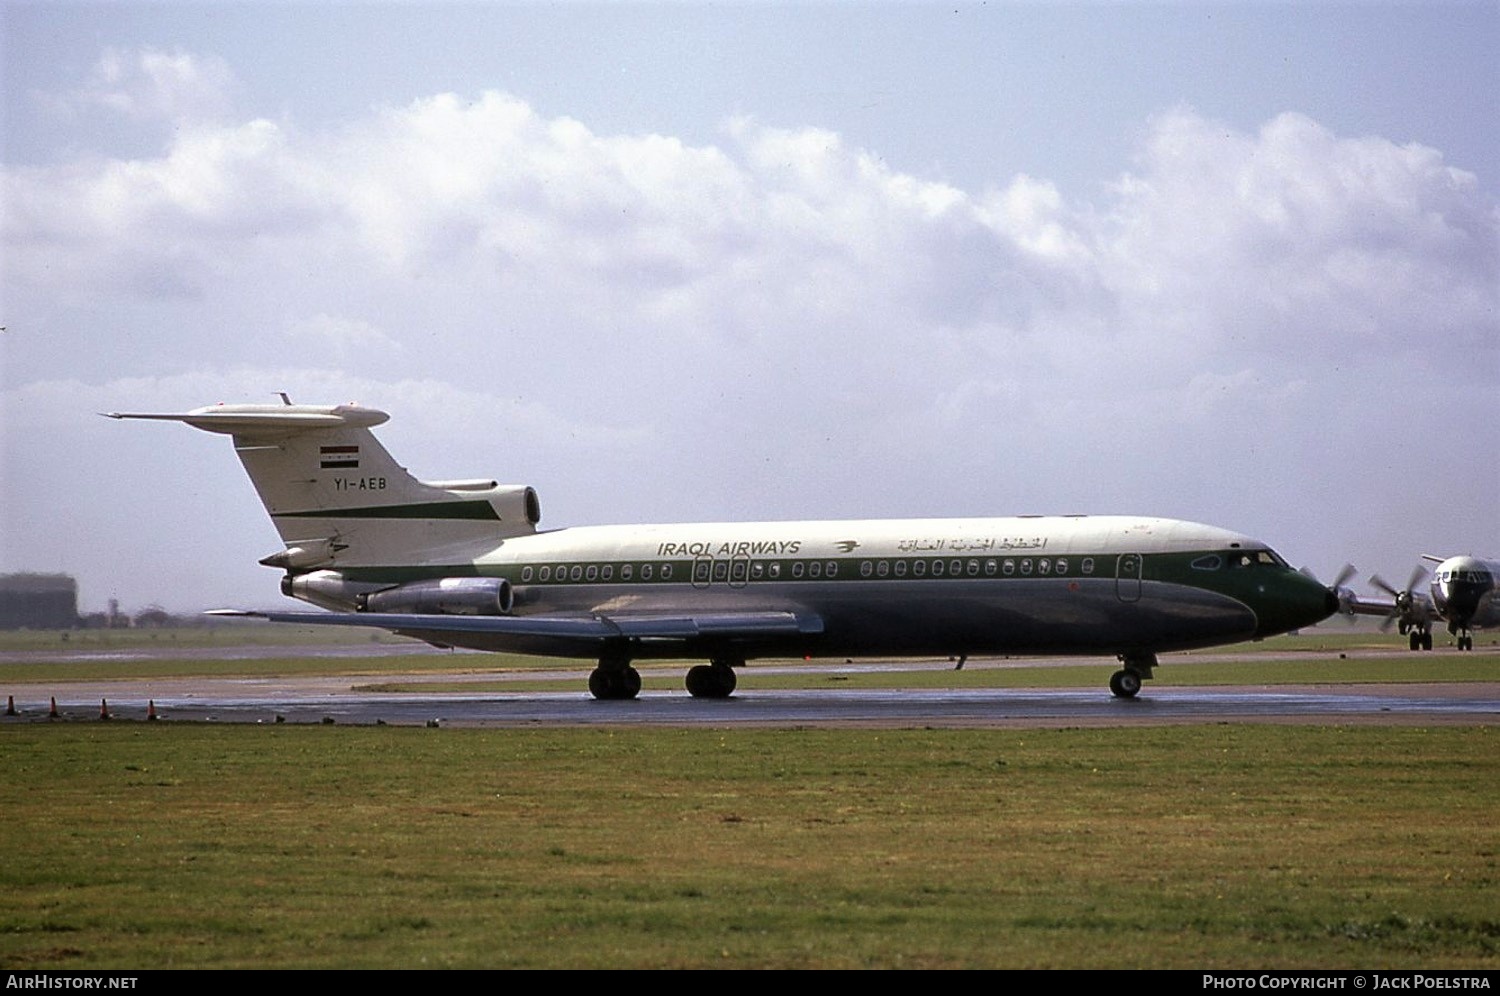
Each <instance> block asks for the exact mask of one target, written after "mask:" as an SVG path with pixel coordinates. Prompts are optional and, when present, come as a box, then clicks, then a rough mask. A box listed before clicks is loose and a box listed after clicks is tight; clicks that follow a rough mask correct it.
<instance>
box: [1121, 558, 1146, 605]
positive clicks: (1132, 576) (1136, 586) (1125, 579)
mask: <svg viewBox="0 0 1500 996" xmlns="http://www.w3.org/2000/svg"><path fill="white" fill-rule="evenodd" d="M1115 594H1116V595H1117V596H1119V599H1120V601H1122V602H1139V601H1140V600H1141V555H1140V554H1138V553H1122V554H1121V555H1120V559H1119V561H1118V562H1116V564H1115Z"/></svg>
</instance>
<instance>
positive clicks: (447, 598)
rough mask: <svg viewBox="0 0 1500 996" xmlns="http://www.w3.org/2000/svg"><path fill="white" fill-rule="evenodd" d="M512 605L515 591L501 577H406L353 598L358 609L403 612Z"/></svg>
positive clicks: (499, 612) (464, 611)
mask: <svg viewBox="0 0 1500 996" xmlns="http://www.w3.org/2000/svg"><path fill="white" fill-rule="evenodd" d="M513 605H515V593H514V592H513V591H512V590H511V587H510V582H509V581H507V580H505V579H504V578H442V579H439V580H436V581H409V582H407V583H406V584H403V585H397V586H396V587H394V588H387V589H385V590H384V591H372V592H370V593H369V594H366V595H360V596H358V597H357V598H356V599H355V607H356V608H358V609H359V611H361V612H406V613H413V614H416V615H449V616H503V615H508V614H509V613H510V610H511V607H512V606H513Z"/></svg>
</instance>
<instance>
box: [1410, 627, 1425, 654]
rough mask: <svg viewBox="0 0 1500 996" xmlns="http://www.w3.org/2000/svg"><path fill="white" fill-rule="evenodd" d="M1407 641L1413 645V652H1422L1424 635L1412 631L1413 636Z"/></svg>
mask: <svg viewBox="0 0 1500 996" xmlns="http://www.w3.org/2000/svg"><path fill="white" fill-rule="evenodd" d="M1407 639H1408V640H1409V642H1410V643H1411V648H1412V649H1413V650H1421V649H1422V634H1421V633H1418V632H1417V631H1416V630H1412V631H1411V635H1410V636H1409V637H1408V638H1407Z"/></svg>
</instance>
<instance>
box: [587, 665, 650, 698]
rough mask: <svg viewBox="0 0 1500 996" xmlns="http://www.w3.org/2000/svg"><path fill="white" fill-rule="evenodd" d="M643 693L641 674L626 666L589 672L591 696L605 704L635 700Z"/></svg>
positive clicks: (598, 668) (595, 669) (602, 666)
mask: <svg viewBox="0 0 1500 996" xmlns="http://www.w3.org/2000/svg"><path fill="white" fill-rule="evenodd" d="M640 692H641V673H640V672H639V671H637V670H636V669H635V668H633V667H631V666H630V665H629V664H626V665H625V666H624V667H613V668H609V667H605V666H604V665H603V663H602V662H601V664H600V666H599V667H596V668H594V670H592V671H590V672H589V694H591V695H592V696H594V698H596V699H600V700H601V701H605V702H614V701H620V700H622V699H633V698H635V697H636V696H637V695H639V694H640Z"/></svg>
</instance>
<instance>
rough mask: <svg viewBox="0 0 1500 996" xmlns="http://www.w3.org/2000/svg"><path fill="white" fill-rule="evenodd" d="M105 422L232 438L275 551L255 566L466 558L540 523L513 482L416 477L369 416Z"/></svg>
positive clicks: (205, 411)
mask: <svg viewBox="0 0 1500 996" xmlns="http://www.w3.org/2000/svg"><path fill="white" fill-rule="evenodd" d="M285 400H286V398H285V396H284V395H283V401H285ZM107 417H109V418H142V419H160V420H166V421H174V422H184V423H186V424H188V425H190V426H192V427H194V428H195V429H202V430H204V431H206V432H222V433H226V434H228V435H230V436H232V437H233V439H234V449H235V452H236V453H238V454H239V457H240V462H241V463H243V464H244V466H245V471H246V473H248V474H249V475H250V480H251V482H252V483H254V485H255V490H256V491H257V492H259V494H260V500H261V502H262V503H263V504H264V505H265V506H266V511H267V512H269V513H270V515H271V520H272V521H273V522H274V523H275V524H276V529H277V531H278V532H279V533H280V534H281V539H282V542H283V543H284V544H285V549H283V550H281V551H279V552H277V553H274V554H272V555H270V556H269V557H266V558H264V559H263V560H262V561H261V563H262V564H265V565H266V566H268V567H280V568H284V569H286V570H287V571H289V572H291V573H303V572H306V571H312V570H321V569H329V568H332V569H339V568H349V567H392V566H406V565H412V566H415V565H420V564H440V563H452V562H456V561H461V560H468V559H471V558H472V557H473V556H475V555H476V554H477V553H479V552H482V551H483V550H487V549H491V548H493V547H495V546H497V545H499V543H500V542H501V541H502V540H504V539H506V538H509V537H512V536H524V535H529V534H531V533H534V532H536V524H537V521H538V520H539V519H540V518H541V509H540V505H539V503H538V501H537V496H536V492H535V491H533V490H532V489H531V488H529V487H525V486H523V485H501V484H498V483H496V482H495V481H491V480H479V481H435V482H430V483H429V482H424V481H419V480H417V479H416V478H415V477H413V476H411V474H409V473H407V471H406V469H405V468H403V467H401V466H400V465H399V464H397V463H396V461H395V460H394V459H392V457H391V455H390V453H389V452H388V451H387V450H386V448H385V447H384V446H382V445H381V444H380V441H379V440H377V439H376V438H375V435H374V433H372V432H371V431H370V428H371V427H372V426H376V425H380V424H381V423H383V422H385V421H387V420H388V419H389V418H390V416H389V415H387V414H386V413H385V412H382V411H377V410H375V409H373V408H361V407H359V406H358V405H293V404H291V403H290V402H287V403H286V404H281V405H214V406H211V407H208V408H198V409H194V410H193V411H191V412H187V413H185V414H180V415H177V414H161V415H158V414H138V413H129V412H110V413H108V416H107Z"/></svg>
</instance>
